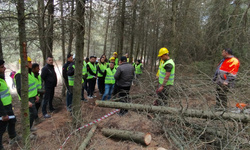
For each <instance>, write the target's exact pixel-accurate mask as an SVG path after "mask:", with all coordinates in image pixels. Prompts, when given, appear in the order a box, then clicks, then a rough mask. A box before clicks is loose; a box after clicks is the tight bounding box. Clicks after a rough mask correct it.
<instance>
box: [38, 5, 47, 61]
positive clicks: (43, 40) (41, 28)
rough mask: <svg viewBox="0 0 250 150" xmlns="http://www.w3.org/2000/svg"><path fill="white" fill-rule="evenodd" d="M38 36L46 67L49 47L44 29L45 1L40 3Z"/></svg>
mask: <svg viewBox="0 0 250 150" xmlns="http://www.w3.org/2000/svg"><path fill="white" fill-rule="evenodd" d="M37 9H38V34H39V44H40V49H41V51H42V54H43V65H45V60H46V56H47V55H46V53H47V46H46V38H45V27H44V11H45V8H44V1H38V8H37Z"/></svg>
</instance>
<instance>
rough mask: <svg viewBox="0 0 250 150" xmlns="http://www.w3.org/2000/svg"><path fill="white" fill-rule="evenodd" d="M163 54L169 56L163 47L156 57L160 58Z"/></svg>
mask: <svg viewBox="0 0 250 150" xmlns="http://www.w3.org/2000/svg"><path fill="white" fill-rule="evenodd" d="M164 54H169V51H168V49H167V48H166V47H163V48H161V49H160V50H159V54H158V57H161V56H162V55H164Z"/></svg>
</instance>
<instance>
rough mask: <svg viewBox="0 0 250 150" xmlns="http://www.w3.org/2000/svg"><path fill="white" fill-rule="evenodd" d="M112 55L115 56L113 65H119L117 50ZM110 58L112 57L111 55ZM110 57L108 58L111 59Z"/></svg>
mask: <svg viewBox="0 0 250 150" xmlns="http://www.w3.org/2000/svg"><path fill="white" fill-rule="evenodd" d="M113 57H114V58H115V66H119V59H118V54H117V52H114V53H113ZM111 58H112V57H111ZM111 58H110V60H111ZM110 62H111V61H110Z"/></svg>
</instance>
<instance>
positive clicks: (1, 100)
mask: <svg viewBox="0 0 250 150" xmlns="http://www.w3.org/2000/svg"><path fill="white" fill-rule="evenodd" d="M4 63H5V62H4V60H2V59H1V60H0V117H1V120H0V150H4V147H3V144H2V138H3V134H4V132H5V131H6V129H7V130H8V134H9V138H10V139H11V142H10V143H14V142H15V141H17V140H21V137H20V136H18V135H17V134H16V129H15V124H16V118H15V114H14V111H13V109H12V97H11V95H10V90H9V87H8V85H7V83H6V81H5V78H4V73H5V70H6V68H5V67H4ZM12 117H13V118H12Z"/></svg>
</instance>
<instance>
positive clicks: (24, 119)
mask: <svg viewBox="0 0 250 150" xmlns="http://www.w3.org/2000/svg"><path fill="white" fill-rule="evenodd" d="M24 10H25V9H24V0H18V2H17V12H18V13H17V15H18V31H19V51H20V58H21V70H22V71H21V85H22V88H21V95H20V96H21V99H22V101H21V126H22V136H23V137H22V142H23V145H24V146H25V148H24V149H30V138H29V134H30V122H29V104H28V102H29V98H28V69H27V68H26V65H27V50H26V31H25V15H24Z"/></svg>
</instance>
